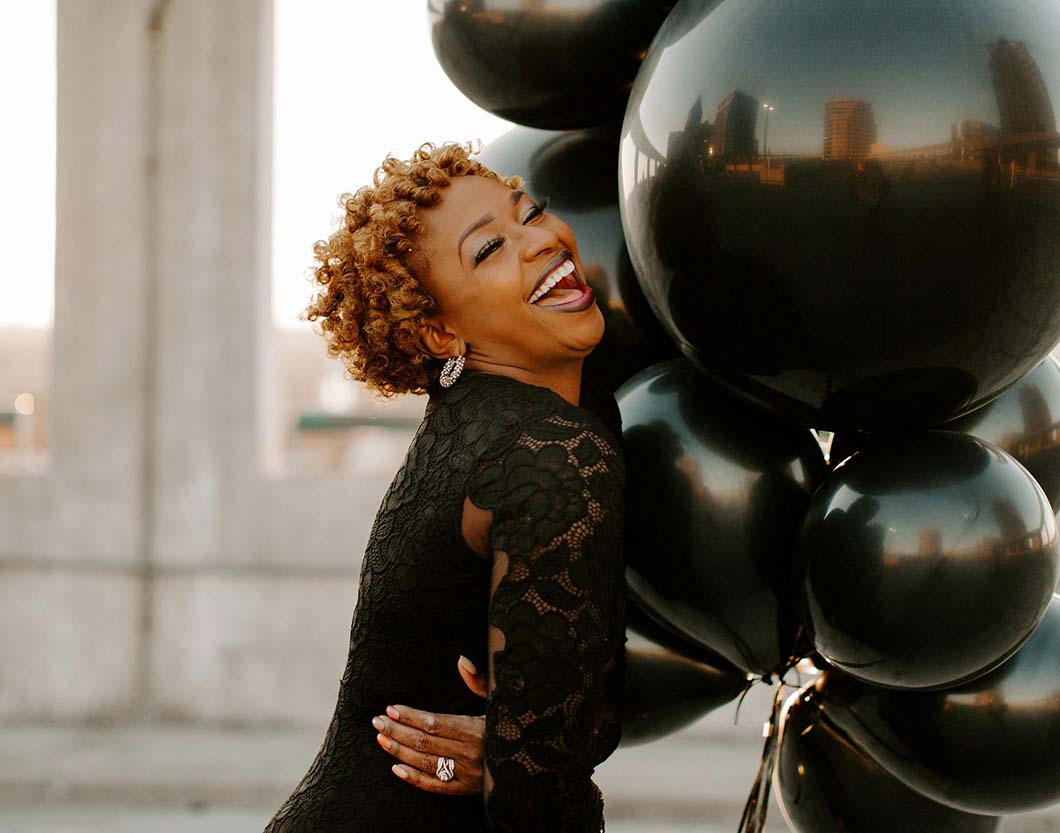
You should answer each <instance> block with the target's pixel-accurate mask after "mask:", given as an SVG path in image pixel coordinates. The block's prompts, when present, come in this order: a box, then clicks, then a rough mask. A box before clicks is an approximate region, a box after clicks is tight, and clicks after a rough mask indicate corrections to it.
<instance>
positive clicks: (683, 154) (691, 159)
mask: <svg viewBox="0 0 1060 833" xmlns="http://www.w3.org/2000/svg"><path fill="white" fill-rule="evenodd" d="M713 130H714V127H713V125H712V124H711V123H710V122H709V121H708V122H705V121H703V103H702V101H701V100H700V99H696V102H695V104H693V105H692V109H691V110H689V111H688V116H687V117H686V119H685V126H684V129H682V130H675V131H674V132H673V133H671V134H670V135H669V136H668V137H667V142H666V162H667V164H670V165H673V164H682V165H685V166H692V168H693V169H694V170H696V171H697V172H699V173H703V171H704V170H705V167H706V164H707V160H708V157H709V155H710V142H711V136H712V135H713Z"/></svg>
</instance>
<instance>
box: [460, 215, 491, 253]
mask: <svg viewBox="0 0 1060 833" xmlns="http://www.w3.org/2000/svg"><path fill="white" fill-rule="evenodd" d="M492 222H493V215H492V214H483V215H482V216H481V217H479V218H478V219H477V220H475V222H473V223H472V224H471V225H470V226H468V227H467V228H466V229H464V233H463V234H461V235H460V239H459V240H457V241H456V256H457V257H460V256H461V253H462V252H463V250H464V241H465V240H467V236H468V235H469V234H472V233H473V232H476V231H478V230H479V229H480V228H482V227H483V226H484V225H486V224H487V223H492Z"/></svg>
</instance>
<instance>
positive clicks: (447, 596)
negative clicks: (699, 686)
mask: <svg viewBox="0 0 1060 833" xmlns="http://www.w3.org/2000/svg"><path fill="white" fill-rule="evenodd" d="M601 393H602V392H600V391H598V390H595V391H594V390H593V389H592V388H591V386H589V385H583V392H582V399H581V401H582V404H583V406H584V407H574V406H573V405H571V404H570V403H568V402H567V401H566V400H565V399H563V398H562V397H561V396H559V395H558V394H556V393H554V392H553V391H551V390H549V389H547V388H543V387H538V386H535V385H530V384H526V383H524V382H520V381H517V380H515V379H511V378H509V377H505V376H500V375H496V374H492V373H485V372H476V371H470V370H465V371H464V373H463V375H462V376H461V377H460V379H459V380H458V381H457V383H456V384H455V385H454V386H453V387H451V388H449V389H443V388H441V387H440V386H437V385H435V387H434V388H432V389H431V391H430V392H429V396H430V399H429V402H428V405H427V410H426V413H425V416H424V419H423V422H422V424H421V425H420V428H419V430H418V431H417V434H416V437H415V439H414V440H413V442H412V445H411V446H410V447H409V451H408V454H407V456H406V458H405V462H404V464H403V466H402V467H401V469H400V471H398V473H397V475H396V476H395V478H394V481H393V483H392V484H391V486H390V489H389V491H388V492H387V494H386V496H385V497H384V499H383V502H382V505H381V506H380V509H379V513H378V515H377V516H376V519H375V524H374V526H373V528H372V532H371V536H370V538H369V541H368V547H367V550H366V552H365V556H364V562H363V565H362V568H361V577H360V590H359V595H358V599H357V606H356V610H355V611H354V616H353V628H352V633H351V636H350V654H349V661H348V663H347V665H346V670H345V673H344V675H343V677H342V680H341V682H340V686H339V696H338V704H337V706H336V708H335V713H334V716H333V718H332V720H331V724H330V726H329V728H328V731H327V735H326V737H325V739H324V743H323V746H322V747H321V749H320V752H319V753H318V754H317V757H316V759H315V760H314V761H313V764H312V766H311V767H310V769H309V771H308V772H307V773H306V775H305V777H304V778H303V779H302V782H301V783H300V784H299V785H298V787H297V788H296V789H295V791H294V793H293V794H292V795H291V796H290V798H288V799H287V801H286V802H285V803H284V804H283V806H282V807H281V808H280V809H279V811H278V812H277V813H276V815H275V817H274V818H273V819H272V821H271V822H270V823H269V825H268V827H267V828H266V833H339V831H343V833H348V832H350V831H358V832H361V831H363V832H364V833H369V832H372V833H374V831H386V832H387V833H404V831H417V833H420V832H421V831H438V833H449V831H460V833H473V832H474V831H487V830H497V831H549V833H598V831H600V830H603V829H604V824H603V798H602V796H601V794H600V791H599V789H598V788H597V786H596V785H595V784H594V783H593V781H592V780H591V776H592V774H593V770H594V767H595V765H596V764H598V763H600V762H601V761H603V760H604V759H606V758H607V757H608V756H609V755H610V754H611V753H612V752H613V751H614V749H615V747H616V746H617V745H618V741H619V737H620V735H621V729H622V727H621V715H622V714H624V708H623V704H622V703H621V698H622V689H623V684H622V675H623V672H624V668H625V665H624V644H625V641H626V637H625V592H624V587H625V585H624V577H623V559H622V533H621V528H622V514H623V493H624V467H623V463H622V456H621V451H620V447H619V442H620V437H621V433H620V431H619V430H618V422H617V420H618V417H617V413H618V412H617V407H616V406H615V404H614V399H613V397H611V396H610V394H604V395H601ZM589 409H592V410H589ZM609 426H610V427H609ZM466 497H470V498H471V500H472V501H473V502H474V503H475V504H476V505H477V506H480V507H482V508H483V509H488V510H491V511H492V512H493V523H492V527H491V531H490V544H491V547H492V550H493V552H494V553H498V552H502V553H505V554H506V556H507V572H506V573H505V574H504V576H503V578H502V579H501V580H500V582H499V583H498V584H497V587H496V589H495V591H494V592H493V594H492V595H491V594H490V577H491V569H492V561H493V558H492V557H491V558H489V559H483V558H482V557H480V556H479V555H478V554H477V553H475V552H474V551H473V550H472V549H471V548H470V547H469V546H468V545H467V543H466V542H465V541H464V538H463V536H462V535H461V516H462V512H463V505H464V500H465V498H466ZM487 623H488V624H489V625H490V626H492V627H494V628H497V629H498V630H499V631H500V632H501V633H502V634H503V640H502V641H501V642H500V644H502V645H503V647H502V648H501V649H499V650H496V651H495V652H494V653H493V656H492V660H493V676H494V681H495V688H494V689H493V691H492V692H491V694H490V696H489V698H488V699H487V700H485V701H484V700H483V699H482V698H480V697H477V696H475V695H474V694H473V693H472V692H471V691H470V690H469V689H468V688H467V686H466V685H465V684H464V682H463V680H462V679H461V678H460V675H459V673H458V671H457V667H456V660H457V657H458V656H459V655H460V654H464V655H466V656H467V657H469V658H470V659H471V660H472V661H473V662H474V663H475V665H476V666H477V667H478V668H479V670H480V671H485V670H486V668H487V664H486V663H487V655H488V652H489V650H490V649H489V647H488V642H487ZM495 643H496V640H495ZM612 658H615V659H616V662H617V665H616V663H610V665H612V666H615V671H614V672H612V673H605V669H604V666H605V664H608V661H609V660H610V659H612ZM388 703H405V704H407V705H409V706H413V707H415V708H422V709H426V710H428V711H435V712H447V713H454V714H478V715H481V714H485V716H486V741H485V749H484V755H485V763H486V766H487V767H488V769H489V771H490V773H491V775H492V777H493V780H494V786H493V789H492V790H491V791H490V793H489V795H488V796H487V797H486V798H485V799H483V797H481V796H447V795H441V794H437V793H429V792H425V791H423V790H420V789H418V788H416V787H413V786H411V785H410V784H407V783H405V782H404V781H402V780H401V779H399V778H398V777H397V776H395V775H394V774H393V773H392V772H391V769H390V767H391V765H392V764H395V763H397V760H396V759H395V758H393V757H392V756H391V755H389V754H388V753H387V752H385V751H384V750H383V749H382V748H381V747H380V746H379V745H378V743H377V742H376V740H375V736H376V730H375V729H374V728H373V727H372V725H371V719H372V717H373V716H375V715H380V714H383V713H384V710H385V708H386V705H387V704H388Z"/></svg>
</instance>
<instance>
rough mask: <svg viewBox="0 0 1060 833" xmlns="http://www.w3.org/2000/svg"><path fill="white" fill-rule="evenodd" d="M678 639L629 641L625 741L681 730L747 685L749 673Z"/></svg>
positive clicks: (631, 742)
mask: <svg viewBox="0 0 1060 833" xmlns="http://www.w3.org/2000/svg"><path fill="white" fill-rule="evenodd" d="M698 653H699V652H697V651H696V649H695V648H691V649H689V648H688V647H687V646H685V645H683V644H681V643H680V642H679V641H673V640H671V639H669V638H667V637H665V636H664V637H663V642H662V643H659V642H655V641H653V640H652V639H649V638H645V637H644V636H637V635H634V637H633V638H632V639H631V640H630V641H629V642H628V643H627V645H626V677H625V678H626V691H625V697H626V716H627V717H626V723H625V727H624V729H623V732H622V741H621V745H622V746H634V745H636V744H638V743H647V742H648V741H651V740H657V739H658V738H661V737H663V736H665V735H668V734H671V733H673V732H676V731H677V730H678V729H681V728H683V727H685V726H687V725H688V724H689V723H692V722H693V721H695V720H698V719H699V718H700V717H702V716H703V715H705V714H707V713H708V712H710V711H713V710H714V709H716V708H718V707H719V706H724V705H725V704H726V703H728V702H729V701H730V700H732V699H733V698H734V697H736V696H738V695H739V694H740V692H741V691H743V690H744V688H745V687H746V686H747V675H746V674H744V673H743V672H742V671H740V670H739V669H737V668H735V667H734V666H732V665H730V664H729V663H727V662H725V660H723V659H720V658H715V659H707V658H705V657H703V656H702V655H700V656H698V657H697V658H695V659H693V658H692V657H693V656H696V655H697V654H698Z"/></svg>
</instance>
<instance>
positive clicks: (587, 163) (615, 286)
mask: <svg viewBox="0 0 1060 833" xmlns="http://www.w3.org/2000/svg"><path fill="white" fill-rule="evenodd" d="M479 158H480V159H481V160H482V162H483V163H485V164H486V165H488V166H489V167H491V168H493V169H494V170H496V171H499V172H500V173H503V174H507V175H512V174H518V175H519V176H521V177H523V178H524V179H525V180H526V183H527V189H528V190H529V192H530V194H531V195H532V196H534V197H537V198H538V199H543V198H545V197H548V199H549V211H551V212H553V213H554V214H556V216H558V217H559V218H560V219H562V220H563V221H565V222H566V223H567V224H568V225H569V226H570V227H571V229H572V230H573V231H574V236H575V239H576V240H577V241H578V253H579V255H580V256H581V261H582V264H583V266H584V268H585V272H586V275H585V278H586V281H587V282H588V284H589V285H590V286H591V287H592V289H593V293H594V294H595V296H596V304H597V306H598V307H599V308H600V311H601V312H602V313H603V315H604V323H605V327H604V337H603V339H602V340H601V342H600V343H599V344H598V345H597V346H596V348H595V349H594V350H593V352H592V353H590V354H589V356H588V358H586V360H585V366H584V373H585V375H586V376H591V377H593V378H594V379H597V380H599V381H600V382H601V384H603V385H605V386H606V387H607V388H608V390H612V391H613V390H615V389H616V388H617V387H618V386H619V385H621V384H622V383H623V382H624V381H626V379H628V378H629V377H630V376H632V375H633V374H634V373H636V372H637V371H638V370H641V369H643V368H645V367H647V366H648V365H651V364H654V363H655V362H658V361H661V360H662V359H666V358H670V357H671V356H676V355H679V353H678V350H677V346H676V345H675V344H674V343H673V342H672V341H671V340H670V339H669V337H667V335H666V333H665V332H664V331H663V329H662V327H661V326H660V324H659V322H658V321H657V320H656V319H655V315H654V314H653V313H652V311H651V308H650V307H649V306H648V302H647V301H645V300H644V296H643V294H642V293H641V290H640V286H638V284H637V278H636V275H635V274H634V273H633V266H632V264H631V263H630V262H629V254H628V253H627V251H626V241H625V237H624V236H623V234H622V218H621V217H620V216H619V211H618V188H617V186H616V184H615V168H616V166H617V165H618V136H617V131H616V130H615V129H612V128H600V129H596V130H586V131H579V132H567V133H559V132H555V131H548V130H532V129H530V128H527V127H517V128H515V129H513V130H510V131H509V132H508V133H505V134H504V135H503V136H501V137H500V138H499V139H496V140H494V141H492V142H490V143H489V145H487V146H486V148H485V149H484V150H483V151H482V154H481V155H480V157H479Z"/></svg>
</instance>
